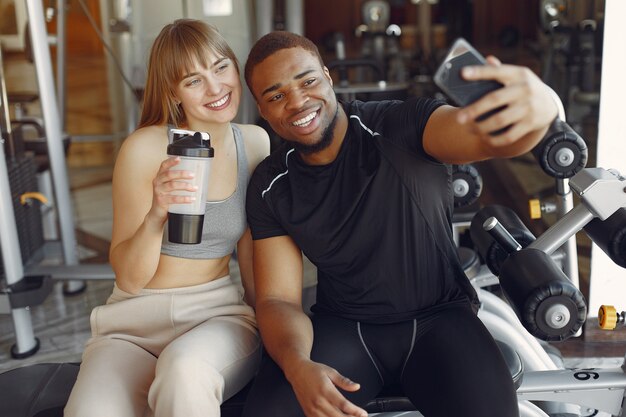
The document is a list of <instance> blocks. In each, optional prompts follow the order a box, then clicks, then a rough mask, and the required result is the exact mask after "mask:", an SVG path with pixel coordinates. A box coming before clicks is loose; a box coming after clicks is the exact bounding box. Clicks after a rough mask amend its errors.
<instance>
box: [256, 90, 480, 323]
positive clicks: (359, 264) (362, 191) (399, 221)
mask: <svg viewBox="0 0 626 417" xmlns="http://www.w3.org/2000/svg"><path fill="white" fill-rule="evenodd" d="M441 104H442V102H441V101H436V100H430V99H425V98H416V99H411V100H408V101H406V102H400V101H383V102H368V103H363V102H359V101H356V102H352V103H348V104H344V109H345V110H346V113H347V115H348V118H349V126H348V131H347V133H346V137H345V139H344V141H343V143H342V146H341V149H340V150H339V154H338V155H337V158H336V159H335V160H334V161H333V162H332V163H330V164H328V165H323V166H310V165H307V164H305V163H304V162H303V161H302V159H301V158H300V156H299V155H298V153H297V152H296V151H295V150H294V149H293V147H292V146H291V145H290V144H289V143H285V144H284V145H283V146H281V147H280V148H279V149H277V150H276V151H275V152H273V153H272V154H271V155H270V156H269V157H268V158H266V159H265V160H264V161H263V162H262V163H261V164H260V165H259V166H258V167H257V168H256V170H255V172H254V174H253V176H252V178H251V180H250V184H249V187H248V195H247V204H246V206H247V207H246V208H247V213H248V223H249V225H250V228H251V230H252V237H253V239H255V240H256V239H264V238H269V237H273V236H280V235H289V236H291V237H292V238H293V240H294V241H295V243H296V244H297V245H298V246H299V247H300V249H302V251H303V253H304V254H305V255H306V256H307V257H308V258H309V259H310V260H311V262H313V264H315V265H316V266H317V269H318V286H317V300H316V305H315V306H314V307H313V311H314V312H315V313H316V314H333V315H338V316H341V317H345V318H349V319H354V320H360V321H364V322H372V323H390V322H398V321H402V320H407V319H412V318H415V317H418V316H420V315H421V314H423V313H426V312H430V311H432V310H433V308H435V309H436V308H437V307H436V306H437V305H441V304H442V303H449V302H458V301H466V300H467V299H468V297H469V298H472V299H474V298H475V292H474V291H473V289H472V288H471V286H470V284H469V281H468V280H467V277H466V276H465V274H464V272H463V269H462V268H461V266H460V263H459V260H458V256H457V251H456V248H455V245H454V241H453V238H452V228H451V216H452V208H453V193H452V188H451V185H452V184H451V182H452V181H451V174H450V167H449V166H447V165H445V164H441V163H439V162H437V161H434V160H433V159H432V158H430V157H429V156H428V155H427V154H426V153H425V152H424V150H423V147H422V134H423V131H424V127H425V125H426V122H427V120H428V118H429V117H430V115H431V113H432V112H433V111H434V110H435V109H436V108H437V107H438V106H440V105H441Z"/></svg>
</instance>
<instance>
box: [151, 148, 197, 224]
mask: <svg viewBox="0 0 626 417" xmlns="http://www.w3.org/2000/svg"><path fill="white" fill-rule="evenodd" d="M178 163H180V158H179V157H172V158H168V159H166V160H164V161H163V162H161V166H160V167H159V171H158V172H157V175H156V177H154V179H153V180H152V207H150V211H149V212H148V217H150V218H152V219H153V220H156V221H158V222H160V224H161V225H162V224H164V223H165V221H166V220H167V211H168V208H169V205H170V204H184V203H192V202H193V201H194V200H195V197H193V196H187V195H177V194H176V193H175V192H176V191H189V192H194V191H196V190H197V189H198V187H197V186H196V185H193V184H191V183H190V182H188V181H185V180H190V179H192V178H193V177H194V173H193V172H191V171H183V170H180V169H173V168H174V167H175V166H176V165H177V164H178Z"/></svg>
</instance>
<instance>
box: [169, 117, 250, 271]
mask: <svg viewBox="0 0 626 417" xmlns="http://www.w3.org/2000/svg"><path fill="white" fill-rule="evenodd" d="M170 129H171V127H170V126H168V137H169V136H170ZM232 129H233V136H234V137H235V148H236V150H237V188H235V192H234V193H233V194H231V195H230V197H228V198H226V199H225V200H221V201H207V204H206V210H205V213H204V223H203V226H202V241H201V242H200V243H199V244H197V245H183V244H179V243H171V242H170V241H169V240H168V238H167V224H166V225H165V231H164V233H163V241H162V243H161V253H162V254H165V255H169V256H175V257H178V258H191V259H215V258H222V257H224V256H226V255H230V254H231V253H232V252H233V250H234V249H235V245H236V244H237V241H239V239H240V238H241V236H242V235H243V233H244V232H245V230H246V227H247V223H246V188H247V186H248V180H249V177H250V175H249V173H248V161H247V159H246V151H245V148H244V144H243V137H242V135H241V130H239V128H238V127H237V126H235V125H232Z"/></svg>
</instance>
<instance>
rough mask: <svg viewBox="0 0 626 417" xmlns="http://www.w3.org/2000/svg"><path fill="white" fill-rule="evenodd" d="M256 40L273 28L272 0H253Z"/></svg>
mask: <svg viewBox="0 0 626 417" xmlns="http://www.w3.org/2000/svg"><path fill="white" fill-rule="evenodd" d="M254 3H255V6H256V39H254V40H253V41H256V40H257V39H259V38H261V37H262V36H263V35H267V34H268V33H270V32H271V31H273V30H274V0H255V2H254Z"/></svg>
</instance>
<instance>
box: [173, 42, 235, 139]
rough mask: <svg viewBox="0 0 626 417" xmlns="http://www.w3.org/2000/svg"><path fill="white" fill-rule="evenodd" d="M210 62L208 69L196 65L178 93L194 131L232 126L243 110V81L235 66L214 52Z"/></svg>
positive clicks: (184, 77) (177, 95)
mask: <svg viewBox="0 0 626 417" xmlns="http://www.w3.org/2000/svg"><path fill="white" fill-rule="evenodd" d="M207 58H208V59H207V63H208V67H207V68H205V67H204V66H203V65H201V64H200V63H198V62H196V64H195V65H194V66H193V67H192V68H191V70H190V72H189V73H188V74H184V75H183V79H182V80H181V81H180V82H179V83H178V85H177V86H176V89H175V95H176V98H177V99H178V100H179V101H180V103H181V104H180V105H181V106H182V109H183V110H184V112H185V116H186V120H187V125H188V127H189V128H191V129H196V127H197V128H200V127H201V126H202V125H206V124H221V123H228V122H230V121H232V120H233V119H234V118H235V116H236V115H237V111H238V109H239V102H240V99H241V81H240V79H239V73H238V72H237V68H236V64H235V62H234V61H232V60H231V59H229V58H227V57H224V56H218V55H216V54H214V53H212V52H209V53H208V57H207ZM197 130H200V129H197Z"/></svg>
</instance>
